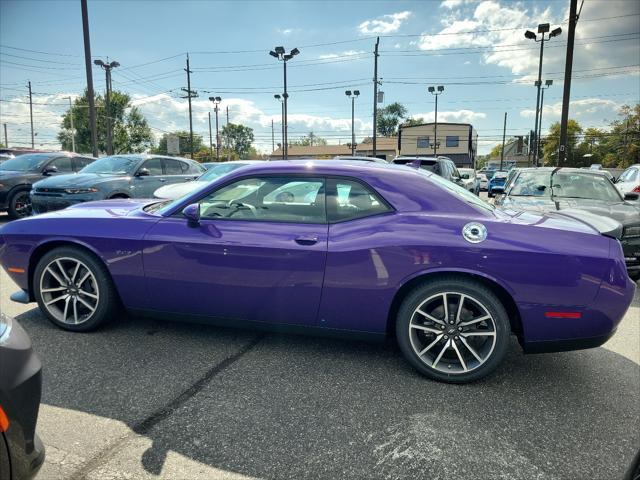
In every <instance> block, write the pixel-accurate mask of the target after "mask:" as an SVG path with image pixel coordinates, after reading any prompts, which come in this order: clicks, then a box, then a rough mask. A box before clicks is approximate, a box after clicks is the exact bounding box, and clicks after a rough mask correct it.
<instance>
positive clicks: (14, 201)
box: [0, 152, 95, 218]
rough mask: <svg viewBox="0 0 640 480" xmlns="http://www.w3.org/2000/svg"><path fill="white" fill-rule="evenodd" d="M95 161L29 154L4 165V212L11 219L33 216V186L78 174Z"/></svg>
mask: <svg viewBox="0 0 640 480" xmlns="http://www.w3.org/2000/svg"><path fill="white" fill-rule="evenodd" d="M94 160H95V158H93V157H83V156H81V155H76V154H74V153H68V152H49V153H27V154H24V155H19V156H17V157H15V158H12V159H10V160H6V161H4V162H2V163H0V211H7V212H8V213H9V217H11V218H20V217H26V216H28V215H30V214H31V197H30V196H29V192H30V191H31V186H32V185H33V184H34V183H35V182H37V181H38V180H42V179H43V178H46V177H50V176H52V175H59V174H63V173H75V172H78V171H79V170H81V169H83V168H84V167H86V166H87V165H89V164H90V163H91V162H93V161H94Z"/></svg>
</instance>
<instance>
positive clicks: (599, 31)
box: [417, 0, 640, 81]
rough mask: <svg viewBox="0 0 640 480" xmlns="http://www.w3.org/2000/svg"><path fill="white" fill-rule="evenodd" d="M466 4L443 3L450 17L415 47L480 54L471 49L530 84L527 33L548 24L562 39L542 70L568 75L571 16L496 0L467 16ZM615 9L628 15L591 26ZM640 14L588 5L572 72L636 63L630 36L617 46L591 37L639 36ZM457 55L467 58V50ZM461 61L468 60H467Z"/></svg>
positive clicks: (633, 5)
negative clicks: (558, 28)
mask: <svg viewBox="0 0 640 480" xmlns="http://www.w3.org/2000/svg"><path fill="white" fill-rule="evenodd" d="M466 3H467V2H463V1H461V0H451V1H446V2H443V4H442V6H443V7H446V8H448V9H449V10H450V11H451V12H452V13H451V15H449V16H445V17H443V18H442V19H441V23H442V28H441V29H440V30H439V31H437V32H435V33H430V34H427V33H425V34H424V35H423V36H422V37H421V38H420V39H419V41H418V42H417V45H418V48H420V49H422V50H427V51H432V52H433V51H437V50H439V49H444V48H465V47H471V48H473V47H477V48H479V50H476V51H474V50H468V52H469V55H480V57H481V59H482V62H483V63H486V64H492V65H498V66H500V67H503V68H506V69H509V70H510V71H511V73H513V74H519V75H526V77H525V78H524V80H526V81H529V80H531V79H532V78H535V77H537V67H538V55H539V48H538V47H539V44H538V43H534V42H533V41H527V40H525V38H524V36H523V33H524V31H525V30H527V29H533V30H534V31H535V27H536V26H537V25H538V24H539V23H550V24H551V28H552V29H553V28H554V27H556V26H558V25H561V26H562V28H563V30H564V31H563V33H562V34H561V36H560V37H558V38H554V39H552V40H551V41H550V42H549V43H548V44H545V47H546V48H545V55H544V67H543V69H544V71H547V72H561V71H563V70H564V60H565V46H564V44H565V42H566V31H567V27H566V20H565V19H566V18H567V17H568V11H566V10H565V11H555V10H552V9H551V8H550V7H548V8H545V9H543V10H541V9H539V8H537V7H535V6H533V7H532V6H531V4H526V3H515V4H514V3H508V4H506V5H503V4H501V3H499V2H498V1H495V0H486V1H482V2H481V3H479V4H478V5H477V6H476V7H475V9H473V11H472V12H469V11H468V10H467V8H466V7H465V4H466ZM612 9H615V11H616V12H618V13H621V14H626V16H624V17H622V18H617V19H615V20H613V19H612V20H608V21H598V22H590V21H588V20H589V19H595V18H602V17H608V16H611V11H612ZM638 13H640V2H624V1H621V2H617V1H611V2H586V3H585V6H584V8H583V11H582V15H581V19H584V21H582V22H581V23H579V25H578V28H577V30H576V49H575V55H574V70H580V69H589V68H609V67H612V66H616V65H628V64H637V63H638V61H637V60H638V54H637V39H635V40H634V39H632V38H630V37H629V40H628V41H617V40H620V39H614V40H616V41H615V42H611V41H610V40H609V39H607V40H606V41H601V40H598V39H593V38H592V37H599V36H602V35H603V32H607V31H612V29H615V31H616V32H633V31H636V30H637V14H638ZM589 42H591V43H589ZM483 49H485V50H483ZM459 52H460V53H465V52H464V50H460V51H459ZM456 53H458V52H456ZM460 57H461V59H464V58H465V57H466V58H469V57H467V56H466V55H461V56H460ZM556 78H558V75H556ZM522 80H523V79H521V81H522ZM558 80H559V79H558Z"/></svg>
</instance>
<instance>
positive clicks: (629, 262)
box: [620, 237, 640, 273]
mask: <svg viewBox="0 0 640 480" xmlns="http://www.w3.org/2000/svg"><path fill="white" fill-rule="evenodd" d="M620 243H621V244H622V251H623V252H624V261H625V264H626V266H627V271H628V272H629V273H631V272H634V273H638V272H640V237H634V238H630V239H626V238H624V237H623V238H622V240H621V241H620Z"/></svg>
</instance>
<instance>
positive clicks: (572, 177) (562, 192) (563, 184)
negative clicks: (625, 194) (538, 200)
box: [509, 171, 621, 202]
mask: <svg viewBox="0 0 640 480" xmlns="http://www.w3.org/2000/svg"><path fill="white" fill-rule="evenodd" d="M552 178H553V185H551V179H552ZM509 195H514V196H526V197H531V196H534V197H551V196H552V195H553V197H554V198H584V199H591V200H602V201H606V202H619V201H620V200H621V197H620V194H619V193H618V191H617V190H616V187H615V186H614V185H613V184H612V183H611V181H609V179H607V178H606V177H605V176H603V175H599V174H592V173H591V174H590V173H581V172H562V171H559V172H556V174H555V175H553V176H552V175H551V172H550V171H545V172H522V173H521V174H520V175H518V177H517V178H516V179H515V180H514V182H513V186H512V187H511V189H510V190H509Z"/></svg>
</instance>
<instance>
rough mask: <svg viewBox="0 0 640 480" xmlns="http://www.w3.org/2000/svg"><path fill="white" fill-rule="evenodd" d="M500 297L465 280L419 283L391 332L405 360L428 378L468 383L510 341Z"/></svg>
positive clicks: (494, 363) (498, 359) (486, 368)
mask: <svg viewBox="0 0 640 480" xmlns="http://www.w3.org/2000/svg"><path fill="white" fill-rule="evenodd" d="M509 334H510V325H509V318H508V316H507V313H506V311H505V309H504V307H503V305H502V303H501V302H500V300H499V299H498V298H497V297H496V296H495V295H494V294H493V292H491V290H489V289H487V288H486V287H485V286H483V285H481V284H479V283H477V282H474V281H473V280H468V279H465V278H457V277H450V278H443V279H440V280H436V281H433V282H428V283H425V284H422V285H421V286H419V287H417V288H416V289H415V290H413V291H412V292H411V293H410V294H409V295H407V297H406V298H405V300H404V301H403V303H402V305H401V307H400V309H399V311H398V316H397V321H396V335H397V339H398V345H399V346H400V349H401V350H402V353H403V354H404V356H405V358H406V359H407V360H408V361H409V363H411V364H412V365H413V366H414V367H415V368H416V369H418V371H420V372H421V373H423V374H424V375H426V376H427V377H429V378H432V379H434V380H439V381H443V382H450V383H467V382H471V381H474V380H478V379H480V378H482V377H485V376H486V375H488V374H489V373H491V372H492V371H493V370H495V368H496V367H497V366H498V365H499V364H500V362H501V361H502V359H503V358H504V355H505V353H506V351H507V347H508V344H509Z"/></svg>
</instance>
